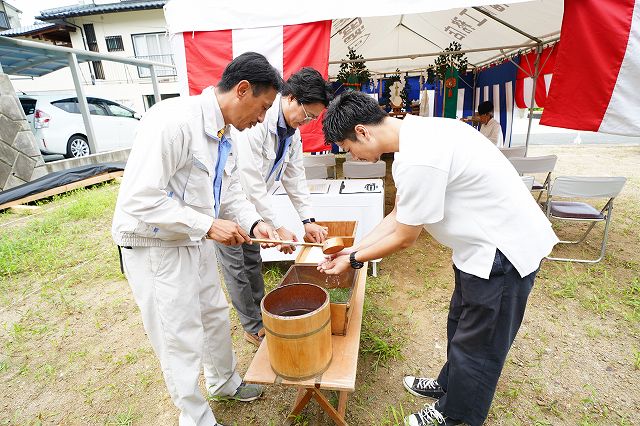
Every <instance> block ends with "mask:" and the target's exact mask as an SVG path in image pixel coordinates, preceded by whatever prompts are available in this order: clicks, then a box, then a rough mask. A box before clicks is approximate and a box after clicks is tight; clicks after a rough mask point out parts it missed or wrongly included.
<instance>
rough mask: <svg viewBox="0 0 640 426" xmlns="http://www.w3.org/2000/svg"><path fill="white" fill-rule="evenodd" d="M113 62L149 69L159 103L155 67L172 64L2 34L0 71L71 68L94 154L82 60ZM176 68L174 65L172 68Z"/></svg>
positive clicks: (20, 72)
mask: <svg viewBox="0 0 640 426" xmlns="http://www.w3.org/2000/svg"><path fill="white" fill-rule="evenodd" d="M101 60H102V61H112V62H119V63H122V64H128V65H134V66H138V67H145V68H149V71H150V73H151V83H152V84H153V95H154V98H155V101H156V102H160V90H159V88H158V78H157V75H156V71H155V67H165V68H166V67H173V66H172V65H168V64H165V63H161V62H154V61H147V60H143V59H135V58H124V57H122V56H118V55H114V54H109V53H98V52H90V51H87V50H80V49H71V48H68V47H60V46H54V45H50V44H45V43H38V42H35V41H29V40H20V39H14V38H8V37H0V72H4V73H6V74H10V75H21V76H31V77H40V76H43V75H45V74H49V73H51V72H53V71H57V70H59V69H62V68H65V67H69V68H70V69H71V76H72V78H73V85H74V87H75V90H76V93H77V95H78V105H79V107H80V113H81V114H82V120H83V122H84V127H85V130H86V131H87V141H88V143H89V148H90V149H91V153H93V154H95V153H96V152H97V147H96V139H95V134H94V132H93V126H92V124H91V118H90V114H89V106H88V104H87V97H86V95H85V93H84V89H83V87H82V83H81V82H80V67H79V63H80V62H89V61H101ZM173 68H175V67H173Z"/></svg>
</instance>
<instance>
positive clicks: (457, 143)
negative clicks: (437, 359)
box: [318, 92, 558, 426]
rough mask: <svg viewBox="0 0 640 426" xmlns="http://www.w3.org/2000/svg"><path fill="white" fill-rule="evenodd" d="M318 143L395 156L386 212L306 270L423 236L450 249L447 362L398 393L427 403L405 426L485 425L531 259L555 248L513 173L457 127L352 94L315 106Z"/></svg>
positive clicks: (372, 157) (527, 286)
mask: <svg viewBox="0 0 640 426" xmlns="http://www.w3.org/2000/svg"><path fill="white" fill-rule="evenodd" d="M323 125H324V132H325V138H326V139H327V141H330V142H335V143H337V144H338V145H339V146H341V147H342V148H343V149H345V150H347V151H349V152H351V154H352V155H353V156H354V157H356V158H359V159H362V160H366V161H377V160H378V159H379V158H380V155H382V154H383V153H385V152H395V160H394V163H393V178H394V181H395V184H396V188H397V196H396V205H395V208H394V209H393V211H392V212H391V213H390V214H389V215H387V216H386V217H385V218H384V219H383V221H382V222H381V223H380V224H379V225H378V226H377V227H376V228H375V229H374V230H373V231H372V232H371V233H370V234H369V235H367V236H366V237H365V238H364V239H363V240H362V241H361V242H360V243H359V244H357V245H356V246H354V247H353V248H351V249H349V250H345V251H343V252H340V253H339V254H338V255H337V256H336V257H335V258H333V259H330V260H327V261H326V262H324V263H322V264H321V265H319V266H318V269H319V270H322V271H324V272H325V273H327V274H338V273H341V272H344V271H345V270H347V269H348V268H358V267H362V263H363V262H365V261H369V260H373V259H378V258H381V257H385V256H388V255H389V254H391V253H394V252H396V251H398V250H401V249H404V248H407V247H409V246H411V245H413V244H414V243H415V241H416V240H417V238H418V236H419V235H420V232H421V231H422V229H423V228H424V229H426V230H427V232H429V233H430V234H431V235H432V236H433V237H434V238H435V239H436V240H438V241H439V242H440V243H441V244H443V245H445V246H447V247H450V248H451V249H452V250H453V264H454V271H455V289H454V292H453V296H452V298H451V304H450V307H449V317H448V324H447V338H448V346H447V362H446V363H445V365H444V366H443V367H442V370H441V371H440V374H439V376H438V377H437V379H432V378H424V377H413V376H407V377H405V378H404V380H403V383H404V386H405V387H406V388H407V390H408V391H409V392H411V393H412V394H414V395H417V396H421V397H432V398H436V399H438V400H437V401H436V403H434V404H432V405H425V407H424V408H423V409H422V410H420V411H419V412H417V413H415V414H412V415H410V416H408V417H407V418H406V419H405V420H406V422H407V424H409V425H411V426H425V425H429V426H436V425H438V426H441V425H456V424H461V423H463V422H464V423H467V424H469V425H471V426H476V425H481V424H482V423H483V422H484V420H485V419H486V416H487V413H488V412H489V407H490V405H491V400H492V399H493V394H494V392H495V387H496V384H497V382H498V378H499V376H500V372H501V371H502V367H503V365H504V361H505V358H506V355H507V352H508V351H509V348H510V346H511V344H512V343H513V340H514V338H515V335H516V333H517V331H518V328H519V327H520V324H521V322H522V318H523V316H524V310H525V307H526V302H527V298H528V295H529V292H530V291H531V288H532V286H533V282H534V279H535V276H536V273H537V271H538V269H539V266H540V262H541V260H542V259H543V258H544V257H545V256H546V255H547V254H549V253H550V252H551V249H552V248H553V246H554V245H555V244H556V243H557V242H558V239H557V237H556V235H555V234H554V233H553V231H552V229H551V224H550V223H549V221H548V220H547V218H546V217H545V216H544V214H543V213H542V211H541V210H540V208H539V207H538V205H537V204H536V202H535V201H534V200H533V198H532V197H531V195H530V193H529V191H528V190H527V189H526V188H525V186H524V185H523V184H522V181H521V179H520V176H518V174H517V172H516V171H515V169H514V168H513V166H511V164H510V163H509V161H508V160H507V159H506V158H505V157H504V156H503V155H502V154H501V153H500V152H499V151H498V150H496V149H495V148H493V147H492V146H491V143H490V142H489V141H488V140H487V139H486V138H484V137H483V136H481V135H480V134H479V133H478V132H477V131H475V130H474V129H473V128H471V127H470V126H468V125H465V124H463V123H461V122H460V121H458V120H451V119H447V118H428V117H414V116H411V115H407V116H406V117H405V119H404V120H398V119H396V118H391V117H388V116H386V114H385V113H384V112H383V111H381V110H380V108H379V107H378V105H377V104H376V103H375V101H372V100H371V99H370V98H369V97H368V96H366V95H364V94H361V93H359V92H352V93H348V94H343V95H341V96H340V97H338V98H336V99H335V100H334V101H333V102H332V103H331V104H330V105H329V108H328V109H327V112H326V116H325V118H324V121H323Z"/></svg>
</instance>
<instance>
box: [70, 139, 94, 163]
mask: <svg viewBox="0 0 640 426" xmlns="http://www.w3.org/2000/svg"><path fill="white" fill-rule="evenodd" d="M89 154H91V149H90V148H89V142H87V138H86V137H84V136H82V135H73V136H71V137H70V138H69V142H67V158H77V157H86V156H87V155H89Z"/></svg>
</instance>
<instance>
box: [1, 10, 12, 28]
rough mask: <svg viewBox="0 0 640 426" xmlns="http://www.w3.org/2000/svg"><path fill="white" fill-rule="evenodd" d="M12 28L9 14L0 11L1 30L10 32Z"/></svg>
mask: <svg viewBox="0 0 640 426" xmlns="http://www.w3.org/2000/svg"><path fill="white" fill-rule="evenodd" d="M9 28H11V26H10V25H9V19H8V18H7V14H6V13H5V12H3V11H1V10H0V30H8V29H9Z"/></svg>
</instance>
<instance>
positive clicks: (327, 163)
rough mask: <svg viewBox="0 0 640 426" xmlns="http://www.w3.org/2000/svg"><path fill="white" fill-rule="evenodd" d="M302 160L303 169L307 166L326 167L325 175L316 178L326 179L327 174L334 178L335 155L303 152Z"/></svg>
mask: <svg viewBox="0 0 640 426" xmlns="http://www.w3.org/2000/svg"><path fill="white" fill-rule="evenodd" d="M302 162H303V164H304V168H305V169H306V168H308V167H313V168H315V167H320V166H322V167H324V168H326V169H327V176H325V177H324V178H316V179H326V178H327V177H328V176H333V178H334V179H335V178H336V156H335V155H334V154H317V155H309V154H305V155H304V156H303V157H302ZM312 173H314V174H317V172H316V171H313V172H312Z"/></svg>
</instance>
